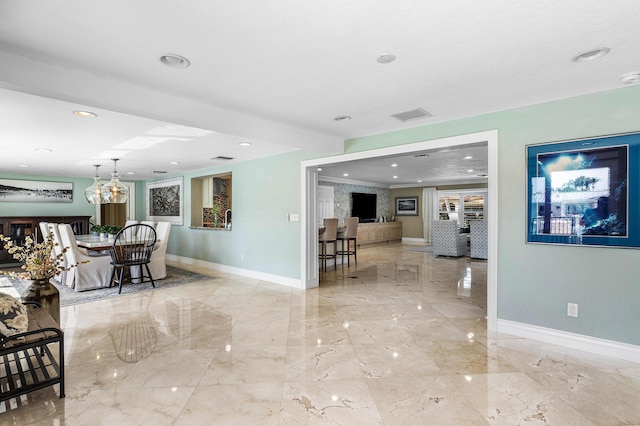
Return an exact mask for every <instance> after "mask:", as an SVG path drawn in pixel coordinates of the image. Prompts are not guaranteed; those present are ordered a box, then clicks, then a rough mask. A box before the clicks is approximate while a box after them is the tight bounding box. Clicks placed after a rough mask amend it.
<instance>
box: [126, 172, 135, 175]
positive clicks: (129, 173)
mask: <svg viewBox="0 0 640 426" xmlns="http://www.w3.org/2000/svg"><path fill="white" fill-rule="evenodd" d="M127 174H128V175H135V173H133V172H127Z"/></svg>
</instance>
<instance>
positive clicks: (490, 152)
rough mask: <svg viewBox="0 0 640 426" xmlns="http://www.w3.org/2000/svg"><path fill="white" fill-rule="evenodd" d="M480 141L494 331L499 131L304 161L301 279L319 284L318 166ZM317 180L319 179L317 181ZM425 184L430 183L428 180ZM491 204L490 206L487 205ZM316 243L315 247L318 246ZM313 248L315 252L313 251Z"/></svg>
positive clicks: (490, 314) (489, 300)
mask: <svg viewBox="0 0 640 426" xmlns="http://www.w3.org/2000/svg"><path fill="white" fill-rule="evenodd" d="M478 142H487V162H488V164H487V166H488V174H489V177H488V181H487V193H488V203H486V204H485V207H488V208H487V211H489V212H491V214H490V215H489V217H488V235H489V256H488V259H487V330H489V331H494V330H495V328H496V321H497V319H498V218H499V214H498V213H499V212H498V197H499V194H498V131H497V130H487V131H484V132H478V133H471V134H467V135H459V136H452V137H448V138H442V139H435V140H430V141H422V142H416V143H409V144H404V145H396V146H392V147H388V148H381V149H372V150H368V151H359V152H354V153H350V154H343V155H336V156H332V157H324V158H315V159H313V160H304V161H301V162H300V174H301V179H302V181H301V190H302V194H301V203H302V214H301V218H300V219H301V223H300V226H301V230H302V238H301V240H302V247H301V251H302V253H301V258H302V265H301V271H302V274H301V280H302V283H303V286H304V288H313V287H317V286H318V277H317V275H313V274H312V271H317V268H318V262H317V259H314V256H309V254H313V253H315V252H314V250H317V235H318V232H317V231H316V230H315V228H314V229H311V228H310V227H309V225H310V224H313V225H314V226H315V223H316V222H315V213H314V211H315V199H314V197H315V194H314V193H313V185H314V183H315V182H317V168H318V166H321V165H323V164H336V163H344V162H347V161H352V160H361V159H364V158H375V157H381V156H388V155H396V154H405V153H408V152H415V151H424V150H427V149H439V148H446V147H451V146H457V145H468V144H472V143H478ZM314 179H315V181H313V180H314ZM425 186H430V185H427V184H426V183H425ZM487 204H488V206H487ZM314 243H315V246H314ZM309 251H311V253H309Z"/></svg>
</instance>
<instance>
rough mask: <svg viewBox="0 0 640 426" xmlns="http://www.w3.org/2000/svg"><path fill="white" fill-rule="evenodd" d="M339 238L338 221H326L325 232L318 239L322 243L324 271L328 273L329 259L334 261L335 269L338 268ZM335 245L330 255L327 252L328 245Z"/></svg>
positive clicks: (321, 252)
mask: <svg viewBox="0 0 640 426" xmlns="http://www.w3.org/2000/svg"><path fill="white" fill-rule="evenodd" d="M337 236H338V219H336V218H331V219H324V232H323V233H322V234H321V235H320V237H319V238H318V242H319V243H320V256H319V258H320V261H321V262H322V270H323V271H325V272H326V270H327V259H333V266H334V269H335V267H336V254H337V252H338V250H337V248H338V244H337ZM328 244H333V251H332V252H331V253H329V252H328V251H327V245H328Z"/></svg>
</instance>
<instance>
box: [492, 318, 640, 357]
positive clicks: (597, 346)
mask: <svg viewBox="0 0 640 426" xmlns="http://www.w3.org/2000/svg"><path fill="white" fill-rule="evenodd" d="M496 331H497V332H499V333H506V334H512V335H514V336H519V337H524V338H527V339H533V340H538V341H541V342H546V343H552V344H554V345H558V346H563V347H566V348H571V349H578V350H581V351H586V352H591V353H594V354H599V355H605V356H610V357H614V358H619V359H624V360H627V361H633V362H640V346H636V345H630V344H628V343H621V342H615V341H613V340H606V339H600V338H598V337H591V336H585V335H583V334H576V333H570V332H567V331H561V330H555V329H552V328H546V327H540V326H537V325H530V324H523V323H520V322H515V321H508V320H503V319H499V320H498V321H497V329H496Z"/></svg>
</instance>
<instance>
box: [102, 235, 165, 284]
mask: <svg viewBox="0 0 640 426" xmlns="http://www.w3.org/2000/svg"><path fill="white" fill-rule="evenodd" d="M155 243H156V231H155V229H153V227H151V226H149V225H146V224H142V223H138V224H135V225H130V226H127V227H126V228H122V229H121V230H120V231H119V232H118V233H117V234H116V236H115V238H114V240H113V245H112V246H111V249H110V250H109V254H110V255H111V265H112V266H113V270H112V272H111V280H110V283H109V287H111V286H112V285H113V283H114V282H115V280H116V273H118V276H117V282H118V293H121V292H122V283H123V278H124V271H125V269H127V268H128V269H129V274H130V277H131V281H132V282H134V281H136V282H139V283H142V282H144V281H145V274H144V273H145V271H146V272H147V278H149V281H151V285H152V286H153V287H155V286H156V285H155V283H154V282H153V276H152V275H151V271H150V269H149V262H150V261H151V254H152V253H153V247H154V245H155Z"/></svg>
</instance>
